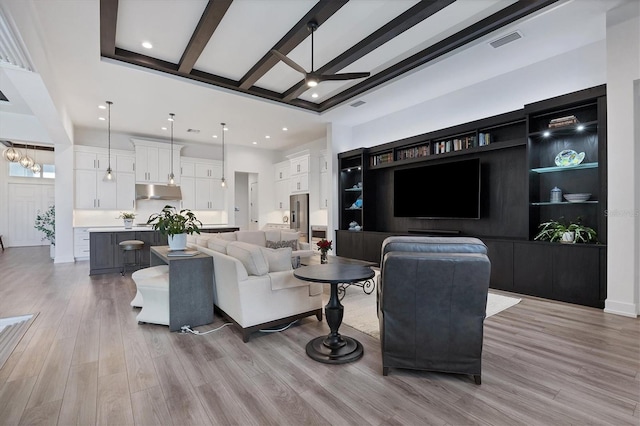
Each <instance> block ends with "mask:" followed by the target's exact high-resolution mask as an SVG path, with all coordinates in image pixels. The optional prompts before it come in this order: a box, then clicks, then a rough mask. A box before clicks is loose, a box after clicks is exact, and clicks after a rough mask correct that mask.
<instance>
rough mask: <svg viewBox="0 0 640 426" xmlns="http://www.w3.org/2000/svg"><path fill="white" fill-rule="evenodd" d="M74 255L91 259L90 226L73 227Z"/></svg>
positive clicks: (83, 258) (80, 258)
mask: <svg viewBox="0 0 640 426" xmlns="http://www.w3.org/2000/svg"><path fill="white" fill-rule="evenodd" d="M73 257H75V258H76V259H79V260H85V259H89V228H73Z"/></svg>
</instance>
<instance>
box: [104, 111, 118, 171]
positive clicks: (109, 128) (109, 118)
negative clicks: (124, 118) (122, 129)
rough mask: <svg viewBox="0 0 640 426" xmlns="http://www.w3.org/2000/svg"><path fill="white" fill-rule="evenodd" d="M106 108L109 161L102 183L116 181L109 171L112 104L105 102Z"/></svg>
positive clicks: (109, 161)
mask: <svg viewBox="0 0 640 426" xmlns="http://www.w3.org/2000/svg"><path fill="white" fill-rule="evenodd" d="M106 103H107V106H108V109H109V115H108V120H109V121H108V125H107V143H108V150H109V157H108V158H109V160H108V162H107V173H106V174H105V175H104V177H103V178H102V180H103V181H104V182H115V181H116V175H115V173H113V170H111V105H112V104H113V102H111V101H107V102H106Z"/></svg>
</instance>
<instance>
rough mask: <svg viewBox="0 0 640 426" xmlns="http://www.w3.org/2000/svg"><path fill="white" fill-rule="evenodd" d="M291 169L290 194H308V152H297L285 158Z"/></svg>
mask: <svg viewBox="0 0 640 426" xmlns="http://www.w3.org/2000/svg"><path fill="white" fill-rule="evenodd" d="M287 157H288V158H289V161H290V164H291V169H290V175H289V185H290V188H291V193H292V194H296V193H304V192H309V169H310V159H311V156H310V154H309V152H308V151H304V152H299V153H297V154H292V155H288V156H287Z"/></svg>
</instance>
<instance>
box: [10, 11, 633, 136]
mask: <svg viewBox="0 0 640 426" xmlns="http://www.w3.org/2000/svg"><path fill="white" fill-rule="evenodd" d="M513 1H514V0H458V1H456V2H455V3H453V4H452V5H451V6H449V7H447V8H445V9H444V10H442V11H440V12H438V13H437V14H436V15H434V16H432V17H430V18H428V19H426V20H425V21H423V22H421V23H419V24H417V25H416V26H414V27H413V28H411V29H409V30H407V31H405V32H404V33H403V34H401V35H400V36H398V37H396V38H395V39H393V40H391V41H389V42H388V43H386V44H385V45H383V46H382V47H380V48H379V49H377V50H375V51H373V52H371V53H370V54H368V55H365V56H364V57H362V58H361V59H359V60H358V61H356V62H354V63H353V64H351V65H350V66H348V67H346V68H345V69H344V70H341V72H358V71H369V72H371V73H372V74H375V73H377V72H379V71H381V70H383V69H385V68H386V67H388V66H390V65H392V64H394V63H397V62H398V61H400V60H402V59H404V58H406V57H408V56H410V55H412V54H414V53H416V52H417V51H419V50H422V49H424V48H425V47H427V46H430V45H432V44H433V43H435V42H437V41H440V40H442V39H444V38H446V37H447V36H449V35H451V34H453V33H455V32H457V31H459V30H460V29H462V28H464V27H466V26H468V25H470V24H471V23H474V22H477V21H479V20H481V19H483V18H484V17H486V16H488V15H490V14H492V13H494V12H496V11H498V10H500V9H502V8H504V7H506V6H508V5H509V4H511V3H513ZM623 1H625V0H569V1H565V0H561V1H559V2H557V3H555V4H554V5H552V6H550V7H548V8H546V9H544V10H542V11H540V12H537V13H535V14H533V15H531V16H529V17H527V18H525V19H523V20H521V21H519V22H516V23H513V24H510V25H508V26H507V27H505V28H503V29H501V30H499V31H496V32H494V33H493V34H490V35H488V36H486V37H483V38H482V39H480V40H476V41H474V42H472V43H470V44H469V45H467V46H465V47H463V48H460V49H458V50H456V51H455V52H454V53H455V54H449V55H447V56H446V57H443V58H440V59H439V60H437V61H434V62H432V63H429V64H426V65H424V66H422V67H421V68H420V69H416V70H414V71H412V72H411V73H408V74H405V75H403V76H401V77H398V78H396V79H395V80H393V81H392V82H390V83H386V84H384V85H382V86H381V87H378V88H376V89H374V90H371V91H369V92H367V93H365V94H363V95H359V96H357V97H356V98H354V99H351V100H349V101H347V102H345V103H344V104H343V105H339V106H337V107H334V108H333V109H332V110H329V111H327V112H324V113H321V114H319V113H316V112H312V111H308V110H303V109H299V108H295V107H292V106H288V105H285V104H281V103H277V102H274V101H268V100H263V99H260V98H256V97H253V96H250V95H246V94H241V93H238V92H235V91H231V90H228V89H222V88H219V87H216V86H212V85H208V84H204V83H198V82H195V81H193V80H187V79H184V78H181V77H177V76H172V75H169V74H165V73H161V72H157V71H150V70H148V69H143V68H140V67H136V66H133V65H127V64H124V63H122V62H118V61H113V60H105V59H101V57H100V13H99V0H47V1H44V0H35V1H34V0H0V6H2V8H3V10H4V12H5V14H7V15H9V16H11V15H12V13H13V14H14V15H15V22H16V24H19V23H21V22H26V21H25V19H24V16H25V15H24V14H26V16H28V17H29V19H30V20H31V22H32V23H33V25H34V26H35V28H36V29H37V32H38V34H39V43H40V45H41V48H43V49H44V51H45V52H46V60H47V62H48V63H47V64H46V67H44V66H43V64H42V63H38V62H36V61H34V65H35V68H36V71H39V69H40V68H41V67H42V69H44V68H46V69H47V70H50V71H51V73H50V75H49V76H48V79H47V80H45V82H47V81H50V80H49V79H53V81H54V83H55V86H56V90H57V93H59V94H60V99H62V102H63V104H64V108H65V110H66V112H67V113H68V116H69V119H70V121H71V123H72V124H73V126H75V127H82V128H92V129H102V128H104V129H105V130H106V122H104V121H99V120H98V117H99V116H104V115H105V114H104V111H103V110H99V109H98V105H100V104H104V102H105V101H106V100H111V101H113V107H112V113H111V117H112V121H111V128H112V131H114V132H121V133H126V134H131V135H135V136H139V137H146V138H155V139H163V140H166V139H168V137H169V136H168V131H164V130H161V127H163V126H167V124H168V122H167V120H166V118H167V116H168V114H169V113H170V112H172V113H175V114H176V121H175V140H176V141H185V142H195V143H207V144H209V143H219V142H218V140H217V139H214V138H213V137H212V135H214V134H219V133H220V122H222V121H224V122H226V123H227V124H228V127H229V129H230V130H229V132H227V133H226V134H225V142H226V143H229V144H239V145H248V146H253V145H252V143H253V142H254V141H255V142H257V145H256V146H257V147H260V148H265V149H287V148H291V147H293V146H294V145H296V144H303V143H308V142H311V141H314V140H318V139H320V138H323V137H324V136H325V127H326V123H328V122H338V123H341V124H344V125H349V126H353V125H357V124H360V123H364V122H367V121H370V120H374V119H377V118H380V117H383V116H385V115H387V114H390V113H392V112H395V111H398V110H401V109H404V108H408V107H410V106H412V105H415V104H418V103H420V102H424V101H425V100H428V99H433V98H436V97H438V96H442V95H443V94H446V93H448V92H451V91H453V90H456V89H459V88H461V87H464V86H467V85H472V84H474V83H476V82H479V81H482V80H486V79H489V78H493V77H495V76H499V75H502V74H505V73H507V72H509V71H511V70H513V69H517V68H520V67H523V66H526V65H528V64H530V63H534V62H538V61H541V60H544V59H546V58H549V57H552V56H556V55H561V54H562V53H565V52H567V51H570V50H574V49H576V48H578V47H581V46H584V45H587V44H590V43H593V42H595V41H598V40H601V39H603V38H604V37H605V21H604V16H605V13H606V11H607V10H608V9H610V8H612V7H615V6H616V5H618V4H620V3H621V2H623ZM315 3H316V1H313V0H296V1H293V0H235V1H234V2H233V3H232V4H231V7H230V8H229V10H228V12H227V14H226V15H225V17H224V18H223V20H222V22H221V23H220V25H219V27H218V28H217V30H216V32H215V36H214V37H212V39H211V41H210V42H209V44H208V45H207V46H206V48H205V49H204V51H203V53H202V55H201V56H200V58H199V59H198V61H197V63H196V65H195V66H194V68H196V69H198V70H202V71H206V72H209V73H212V74H215V75H219V76H223V77H227V78H230V79H233V80H239V79H240V78H241V77H242V76H243V75H244V74H245V73H246V72H247V71H248V70H249V69H250V68H251V66H253V64H254V63H256V62H257V61H258V60H259V59H260V58H261V57H262V56H263V55H264V54H265V53H266V52H268V51H269V49H270V48H271V47H272V46H273V45H274V44H275V43H277V41H278V40H279V39H280V38H281V37H282V36H283V35H284V34H285V33H286V32H287V31H288V30H289V29H290V28H291V27H292V26H293V25H294V24H295V23H296V22H297V21H298V20H300V19H301V17H302V16H304V14H305V13H307V12H308V10H309V9H310V8H311V7H313V5H314V4H315ZM415 3H416V1H415V0H384V1H383V0H351V1H350V2H349V3H347V4H346V5H345V6H343V8H342V9H341V10H340V11H339V13H336V14H335V15H334V16H333V17H331V18H330V19H329V20H327V22H326V23H325V24H323V25H322V26H320V28H319V29H318V30H317V31H316V33H315V59H314V68H315V69H317V68H318V67H320V66H322V65H323V64H324V63H325V62H327V61H328V60H330V59H332V58H334V57H335V56H337V55H338V54H340V53H341V52H342V51H344V50H346V49H347V48H349V47H350V46H351V45H353V44H354V43H355V42H357V41H359V40H361V39H362V38H363V37H366V36H367V35H368V34H370V33H371V32H372V31H374V30H375V29H377V28H378V27H380V26H381V25H383V24H384V23H386V22H387V21H388V20H390V19H392V18H393V17H395V16H397V15H398V14H400V13H402V12H404V11H405V10H407V9H408V8H410V7H411V6H413V5H414V4H415ZM206 4H207V1H206V0H172V1H167V0H144V1H143V0H120V1H119V9H118V26H117V32H116V46H117V47H120V48H123V49H126V50H130V51H134V52H138V53H142V54H147V55H150V56H153V57H156V58H160V59H164V60H166V61H169V62H171V63H178V62H179V60H180V56H181V55H182V52H183V51H184V48H185V45H186V44H187V43H188V41H189V38H190V36H191V33H192V32H193V28H195V26H196V25H197V22H198V19H199V17H200V15H201V14H202V11H203V9H204V8H205V6H206ZM23 30H24V29H21V28H20V26H19V25H18V31H19V32H22V31H23ZM514 30H519V31H520V32H521V33H522V34H523V36H524V37H523V38H522V39H520V40H517V41H515V42H513V43H511V44H508V45H505V46H503V47H501V48H499V49H493V48H492V47H490V46H489V45H488V44H487V43H488V42H489V41H492V40H494V39H496V38H498V37H500V36H502V35H505V34H508V33H509V32H511V31H514ZM144 40H148V41H151V42H152V43H153V44H154V48H153V49H152V51H151V53H150V51H146V50H145V49H143V48H142V47H141V46H140V43H141V42H142V41H144ZM29 49H33V41H31V44H30V45H29V43H27V50H29ZM287 56H288V57H289V58H291V59H293V60H294V61H295V62H297V63H299V64H300V65H302V66H303V67H304V68H305V69H307V70H310V68H311V64H310V38H307V39H306V40H305V41H303V42H302V43H301V44H300V45H299V46H297V47H296V48H295V49H293V50H292V51H291V52H290V53H289V54H288V55H287ZM3 67H4V68H6V65H0V90H1V91H2V92H3V93H5V95H6V96H7V97H8V98H9V100H10V102H9V103H8V104H7V103H2V102H0V114H3V115H0V136H1V135H2V127H3V123H2V121H3V120H7V119H8V117H11V114H20V115H29V114H33V109H34V108H29V105H28V103H27V102H25V101H24V100H23V99H22V96H21V93H22V92H24V91H25V90H28V88H25V87H16V86H15V85H14V84H13V82H12V80H10V79H8V78H3V74H4V73H3V72H2V71H3V69H2V68H3ZM300 78H301V75H300V74H299V73H297V72H296V71H294V70H292V69H291V68H289V67H288V66H287V65H285V64H284V63H282V62H280V63H278V64H277V65H276V66H275V67H273V68H272V69H271V70H270V71H269V72H267V73H266V74H265V75H264V76H263V77H262V78H261V79H260V80H259V81H258V82H257V83H256V86H260V87H263V88H267V89H271V90H275V91H278V92H282V91H284V90H286V89H288V88H289V87H291V86H292V85H294V84H296V83H297V82H298V81H299V80H300ZM355 83H357V81H356V82H351V81H350V82H322V83H321V84H320V85H319V86H318V87H317V90H316V92H317V93H318V94H319V97H318V98H311V93H312V92H311V91H307V92H305V93H304V94H303V95H301V97H300V98H301V99H304V100H307V101H310V102H322V101H323V100H326V99H328V98H330V97H331V96H333V95H335V94H336V93H338V92H339V91H341V90H343V89H344V88H345V87H349V86H350V85H353V84H355ZM356 100H363V101H365V102H366V104H365V105H363V106H361V107H358V108H353V107H351V106H349V104H351V103H353V102H355V101H356ZM3 117H4V118H3ZM39 118H40V119H41V120H42V117H39ZM285 126H286V127H287V128H288V129H289V130H288V131H286V132H284V131H283V130H282V127H285ZM189 128H192V129H199V130H200V133H199V134H193V133H187V129H189ZM266 135H269V136H271V138H270V139H266V138H265V136H266ZM26 142H46V141H26Z"/></svg>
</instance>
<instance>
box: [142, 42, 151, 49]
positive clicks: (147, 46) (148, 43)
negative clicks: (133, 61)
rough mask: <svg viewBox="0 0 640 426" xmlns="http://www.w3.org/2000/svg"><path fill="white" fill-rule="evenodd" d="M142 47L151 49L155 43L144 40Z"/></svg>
mask: <svg viewBox="0 0 640 426" xmlns="http://www.w3.org/2000/svg"><path fill="white" fill-rule="evenodd" d="M142 47H144V48H145V49H151V48H152V47H153V44H151V43H150V42H148V41H143V42H142Z"/></svg>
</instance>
